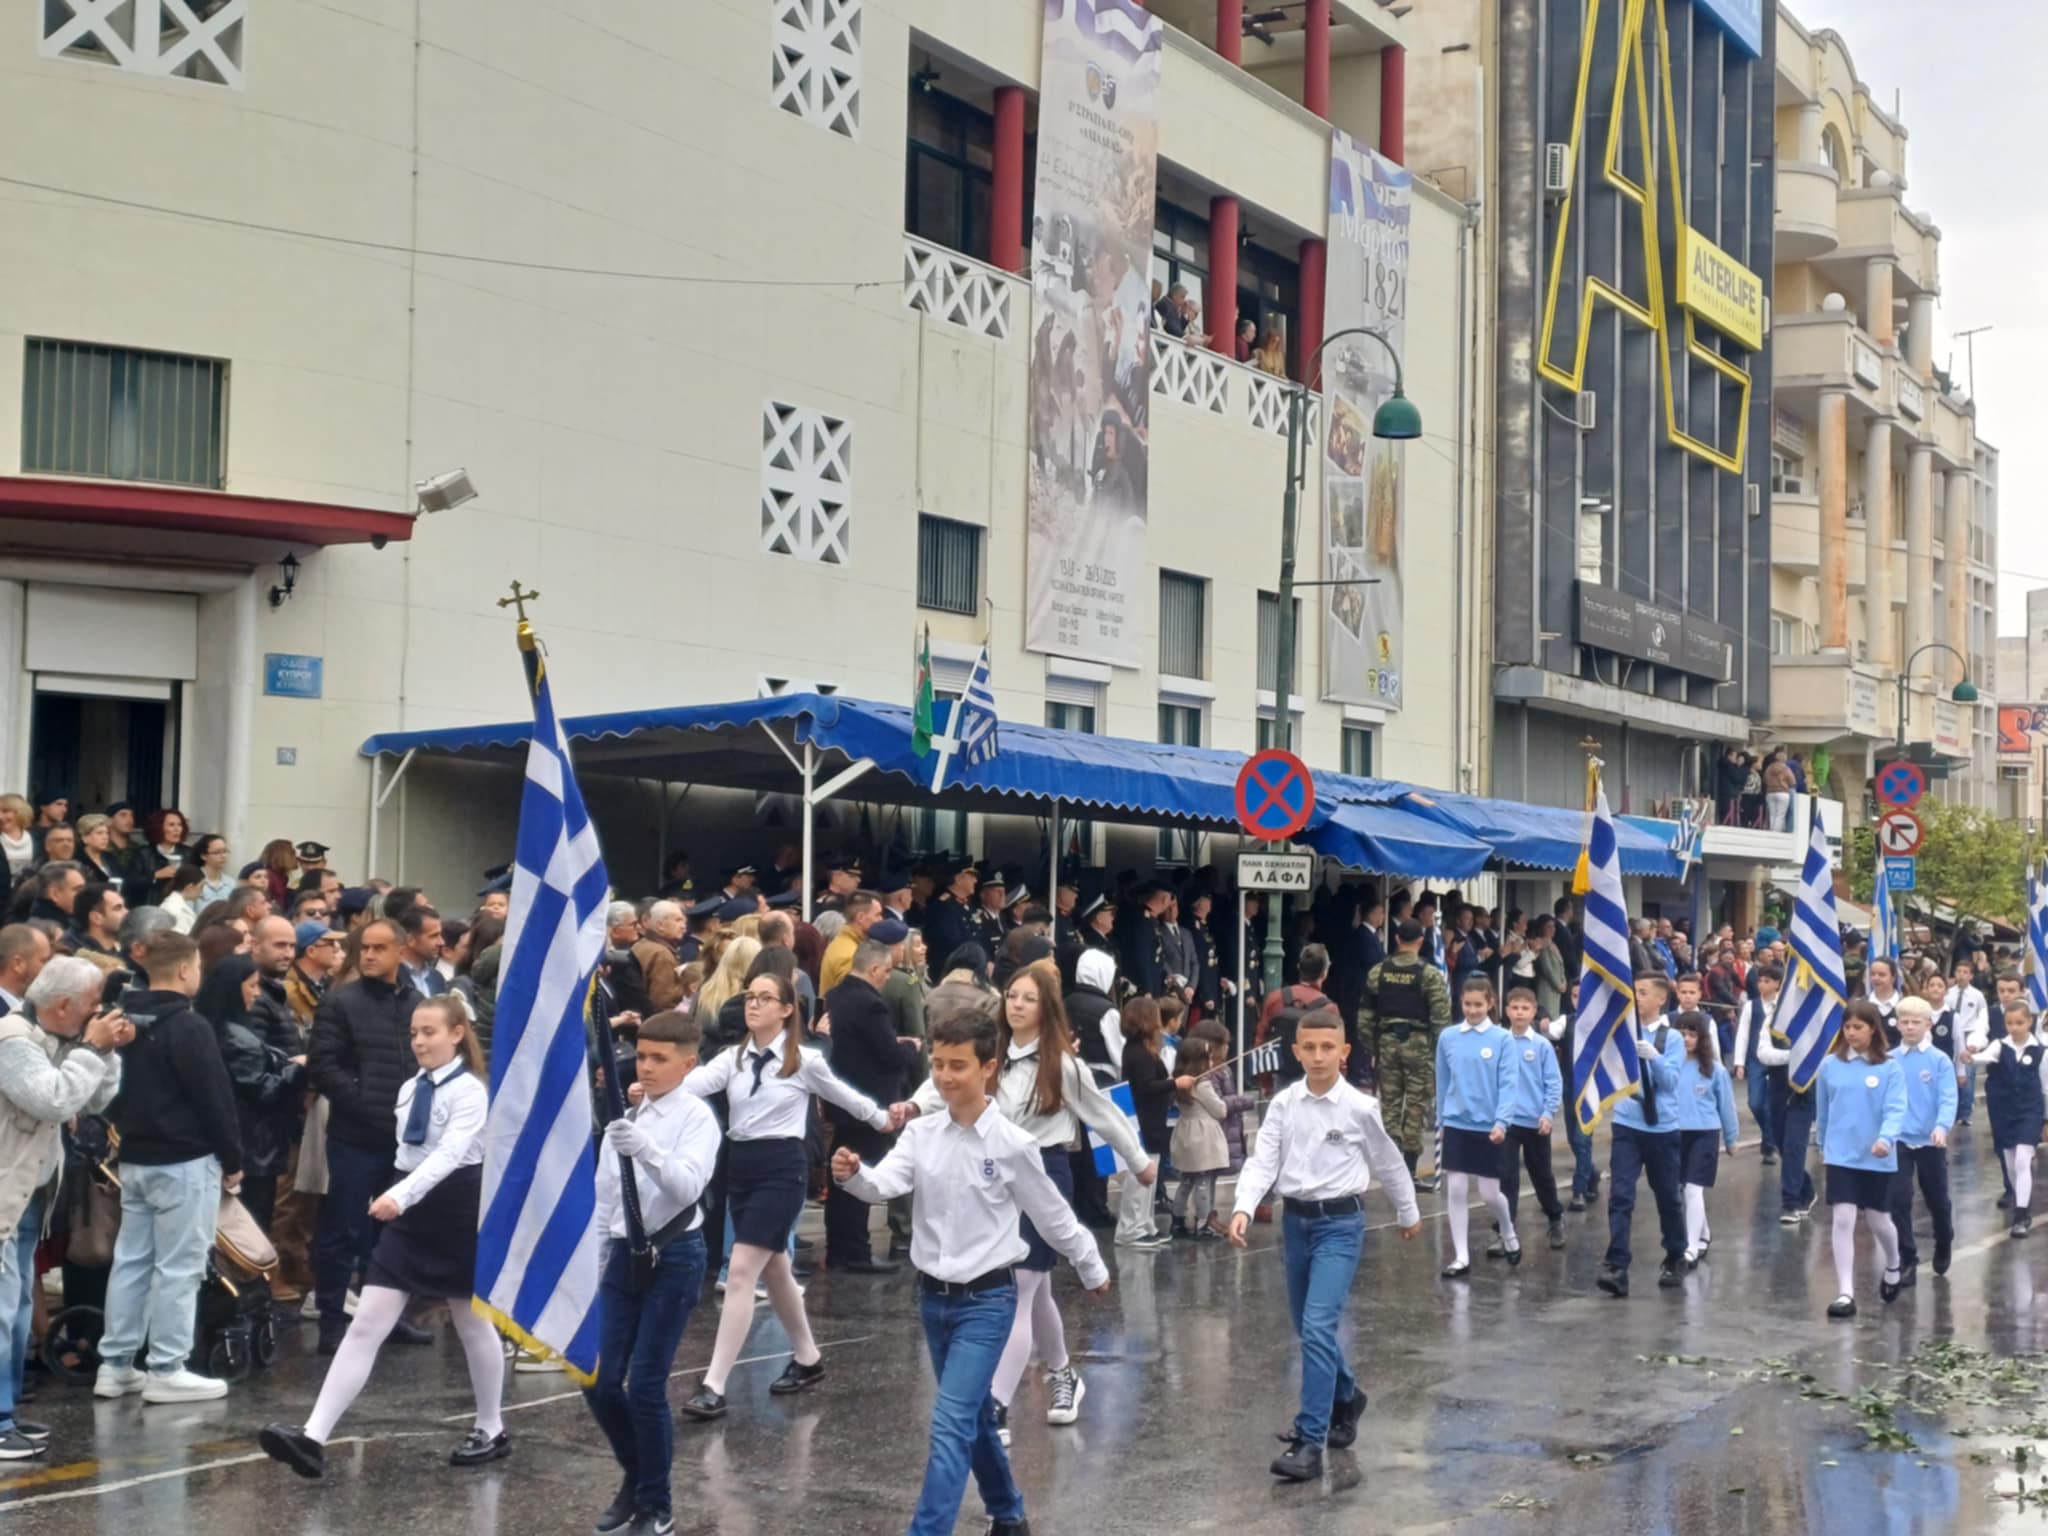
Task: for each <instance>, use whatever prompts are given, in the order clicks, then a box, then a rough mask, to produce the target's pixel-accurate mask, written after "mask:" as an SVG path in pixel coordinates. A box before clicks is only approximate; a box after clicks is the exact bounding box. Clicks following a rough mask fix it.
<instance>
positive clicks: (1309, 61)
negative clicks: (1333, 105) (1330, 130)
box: [1301, 0, 1330, 120]
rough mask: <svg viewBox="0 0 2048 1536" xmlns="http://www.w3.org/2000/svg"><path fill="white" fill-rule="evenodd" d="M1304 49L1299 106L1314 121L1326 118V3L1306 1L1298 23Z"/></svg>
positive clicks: (1328, 2) (1327, 94) (1328, 83)
mask: <svg viewBox="0 0 2048 1536" xmlns="http://www.w3.org/2000/svg"><path fill="white" fill-rule="evenodd" d="M1302 30H1303V31H1304V32H1305V33H1306V34H1307V42H1308V49H1307V51H1306V52H1305V53H1303V55H1302V58H1301V104H1302V105H1303V106H1304V107H1307V108H1308V109H1309V111H1311V112H1313V113H1315V115H1316V116H1317V117H1320V118H1323V119H1325V120H1328V118H1329V116H1330V0H1308V11H1307V14H1306V15H1305V17H1304V18H1303V21H1302Z"/></svg>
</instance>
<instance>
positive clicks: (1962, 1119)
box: [1956, 1061, 2004, 1162]
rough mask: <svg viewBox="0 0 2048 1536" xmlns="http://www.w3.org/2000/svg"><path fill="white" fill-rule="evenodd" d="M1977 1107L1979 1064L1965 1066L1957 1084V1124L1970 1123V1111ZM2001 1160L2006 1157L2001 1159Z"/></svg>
mask: <svg viewBox="0 0 2048 1536" xmlns="http://www.w3.org/2000/svg"><path fill="white" fill-rule="evenodd" d="M1976 1107H1977V1064H1976V1063H1975V1062H1974V1061H1973V1062H1971V1063H1970V1064H1969V1065H1968V1066H1967V1067H1965V1068H1963V1080H1962V1081H1961V1082H1960V1083H1957V1084H1956V1124H1957V1125H1968V1124H1969V1123H1970V1111H1971V1110H1973V1109H1975V1108H1976ZM2000 1161H2001V1162H2003V1161H2004V1159H2002V1158H2001V1159H2000Z"/></svg>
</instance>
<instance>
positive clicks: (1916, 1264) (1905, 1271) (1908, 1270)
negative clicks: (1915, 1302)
mask: <svg viewBox="0 0 2048 1536" xmlns="http://www.w3.org/2000/svg"><path fill="white" fill-rule="evenodd" d="M1919 1283H1920V1261H1919V1260H1918V1259H1914V1260H1913V1261H1912V1262H1911V1263H1909V1264H1907V1265H1905V1266H1903V1267H1902V1268H1901V1269H1900V1270H1899V1289H1900V1290H1902V1291H1910V1290H1911V1289H1913V1287H1914V1286H1916V1285H1918V1284H1919Z"/></svg>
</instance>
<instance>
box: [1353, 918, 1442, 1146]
mask: <svg viewBox="0 0 2048 1536" xmlns="http://www.w3.org/2000/svg"><path fill="white" fill-rule="evenodd" d="M1360 1021H1361V1023H1362V1025H1363V1028H1364V1033H1365V1034H1366V1035H1367V1037H1368V1038H1370V1039H1371V1041H1372V1045H1373V1054H1374V1056H1375V1057H1376V1058H1377V1060H1378V1062H1379V1088H1380V1111H1381V1114H1382V1116H1383V1117H1384V1118H1385V1120H1386V1126H1387V1132H1388V1134H1389V1135H1391V1136H1392V1137H1393V1138H1394V1141H1395V1143H1396V1144H1397V1145H1398V1146H1399V1147H1400V1148H1401V1156H1402V1157H1404V1158H1406V1159H1407V1162H1408V1166H1409V1168H1411V1169H1413V1168H1414V1166H1415V1163H1416V1159H1417V1158H1418V1157H1419V1156H1420V1155H1421V1153H1422V1141H1423V1132H1424V1131H1425V1129H1427V1126H1428V1121H1429V1110H1430V1106H1431V1105H1432V1104H1434V1103H1435V1102H1436V1036H1437V1031H1438V1030H1440V1029H1442V1028H1444V1027H1445V1026H1446V1025H1448V1024H1449V1023H1450V1022H1451V989H1450V986H1449V984H1448V983H1446V982H1445V980H1444V973H1443V972H1442V971H1440V970H1438V969H1436V967H1434V966H1432V965H1430V964H1428V963H1427V962H1426V961H1424V960H1422V959H1421V958H1420V957H1419V956H1416V955H1408V954H1400V955H1394V956H1392V957H1390V958H1388V959H1386V960H1382V961H1381V962H1380V963H1379V964H1378V965H1376V966H1374V967H1373V968H1372V974H1371V975H1369V976H1368V977H1367V978H1366V982H1365V1006H1364V1007H1363V1008H1362V1009H1361V1010H1360Z"/></svg>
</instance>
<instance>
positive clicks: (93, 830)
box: [78, 811, 140, 905]
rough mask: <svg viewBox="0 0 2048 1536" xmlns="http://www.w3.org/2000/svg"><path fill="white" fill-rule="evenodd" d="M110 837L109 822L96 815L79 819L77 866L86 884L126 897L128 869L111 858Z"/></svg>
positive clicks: (112, 853) (112, 855)
mask: <svg viewBox="0 0 2048 1536" xmlns="http://www.w3.org/2000/svg"><path fill="white" fill-rule="evenodd" d="M113 835H114V834H113V830H112V823H111V821H110V820H109V819H108V818H107V817H105V816H102V815H100V814H99V813H98V812H97V811H95V812H93V813H92V814H90V815H87V816H81V817H79V818H78V862H79V863H80V864H82V865H83V866H84V867H85V878H86V879H87V880H89V881H90V880H96V881H99V882H100V883H101V884H103V885H111V886H112V887H113V888H114V889H115V890H117V891H123V893H124V894H125V890H124V885H125V882H126V880H127V878H128V867H127V866H126V865H125V864H123V863H122V862H121V861H120V859H118V858H117V857H115V855H114V852H113ZM137 905H140V903H139V902H138V903H137Z"/></svg>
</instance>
